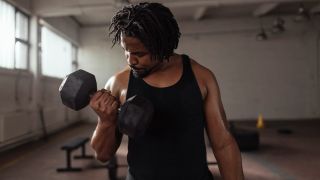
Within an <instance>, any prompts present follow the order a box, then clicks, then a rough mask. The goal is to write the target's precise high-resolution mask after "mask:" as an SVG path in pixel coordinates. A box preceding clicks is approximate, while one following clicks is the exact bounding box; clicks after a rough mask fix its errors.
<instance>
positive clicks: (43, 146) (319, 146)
mask: <svg viewBox="0 0 320 180" xmlns="http://www.w3.org/2000/svg"><path fill="white" fill-rule="evenodd" d="M307 122H309V123H306V121H301V122H300V121H290V122H285V121H284V122H283V121H282V122H270V123H269V122H268V124H266V127H265V129H262V130H261V131H260V142H261V143H260V149H259V150H257V151H251V152H242V159H243V168H244V173H245V177H246V179H249V180H250V179H252V180H263V179H270V180H271V179H272V180H274V179H290V180H294V179H303V180H312V179H319V177H320V171H319V169H320V156H319V152H320V143H319V137H320V131H319V129H320V123H319V122H320V121H318V122H317V121H316V120H314V121H313V120H310V121H307ZM236 126H247V127H254V124H252V123H246V122H239V123H237V124H236ZM94 127H95V124H84V123H80V124H76V125H74V126H72V127H69V128H67V129H65V130H63V131H61V132H59V133H56V134H54V135H52V136H50V137H49V138H48V140H47V141H42V140H41V141H36V142H32V143H28V144H26V145H23V146H20V147H18V148H15V149H13V150H10V151H9V152H3V153H1V154H0V179H1V180H20V179H21V180H22V179H23V180H37V179H46V180H67V179H68V180H88V179H95V180H99V179H101V180H102V179H104V180H106V179H108V171H107V169H106V168H98V166H99V165H100V164H99V163H98V162H97V161H95V160H92V159H91V160H90V159H84V160H73V161H72V165H73V166H75V167H82V168H83V171H81V172H64V173H57V172H56V168H58V167H64V166H65V152H64V151H61V150H60V147H61V145H62V144H63V143H64V142H66V141H67V140H68V139H72V138H74V137H77V136H91V133H92V131H93V129H94ZM281 128H286V129H290V130H292V133H291V134H281V133H279V132H278V130H279V129H281ZM126 142H127V140H126V139H124V141H123V143H122V145H121V146H120V149H119V150H118V152H117V157H118V161H119V164H126V158H125V156H126V151H127V143H126ZM87 152H88V154H93V152H92V150H91V149H90V147H89V144H87ZM79 153H80V150H77V152H74V153H73V154H79ZM208 160H209V161H214V157H213V155H212V153H211V150H210V148H209V147H208ZM94 167H95V168H94ZM209 168H210V170H211V171H212V173H213V174H214V177H215V179H221V177H220V175H219V172H218V168H217V166H216V165H213V166H210V167H209ZM126 172H127V169H126V168H125V167H122V168H119V170H118V177H119V179H121V180H124V179H125V176H126Z"/></svg>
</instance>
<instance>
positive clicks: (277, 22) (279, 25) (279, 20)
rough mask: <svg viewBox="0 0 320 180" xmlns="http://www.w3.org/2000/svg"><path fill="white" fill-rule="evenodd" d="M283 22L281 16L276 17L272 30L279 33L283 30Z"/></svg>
mask: <svg viewBox="0 0 320 180" xmlns="http://www.w3.org/2000/svg"><path fill="white" fill-rule="evenodd" d="M284 23H285V21H284V20H283V19H282V18H281V17H277V19H276V20H275V21H274V22H273V26H272V32H273V33H281V32H283V31H285V28H284Z"/></svg>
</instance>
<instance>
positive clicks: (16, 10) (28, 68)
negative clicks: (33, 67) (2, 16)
mask: <svg viewBox="0 0 320 180" xmlns="http://www.w3.org/2000/svg"><path fill="white" fill-rule="evenodd" d="M14 8H15V13H14V20H15V23H14V26H15V27H14V30H15V33H14V34H15V42H14V45H15V46H14V47H15V48H14V69H16V70H22V71H29V70H30V16H29V15H28V14H27V13H25V12H23V11H21V10H19V9H18V8H17V7H15V6H14ZM18 13H21V14H22V15H24V16H25V17H26V18H27V22H28V27H27V29H28V34H27V39H28V40H27V41H26V40H24V39H21V38H17V37H16V32H17V27H16V25H17V24H16V23H17V14H18ZM17 42H20V43H22V44H24V45H26V46H27V59H26V61H27V62H26V64H27V66H26V68H25V69H22V68H17V66H16V64H17V59H16V44H17Z"/></svg>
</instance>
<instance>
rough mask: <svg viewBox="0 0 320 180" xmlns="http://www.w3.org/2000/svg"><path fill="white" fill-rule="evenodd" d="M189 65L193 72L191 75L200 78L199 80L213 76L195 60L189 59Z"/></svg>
mask: <svg viewBox="0 0 320 180" xmlns="http://www.w3.org/2000/svg"><path fill="white" fill-rule="evenodd" d="M190 64H191V67H192V70H193V73H194V74H195V76H197V77H199V78H201V79H207V78H209V77H212V76H213V72H212V71H211V70H210V69H208V68H206V67H205V66H203V65H201V64H200V63H198V62H197V61H196V60H194V59H191V58H190Z"/></svg>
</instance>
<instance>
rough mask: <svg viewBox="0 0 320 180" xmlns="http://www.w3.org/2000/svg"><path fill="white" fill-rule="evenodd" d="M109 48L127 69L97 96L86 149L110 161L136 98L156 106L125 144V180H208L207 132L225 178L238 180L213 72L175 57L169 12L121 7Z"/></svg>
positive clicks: (237, 161) (152, 6) (237, 159)
mask: <svg viewBox="0 0 320 180" xmlns="http://www.w3.org/2000/svg"><path fill="white" fill-rule="evenodd" d="M110 29H111V33H110V34H114V39H113V43H114V44H116V43H120V44H121V46H122V48H123V49H124V53H125V56H126V59H127V63H128V67H126V68H125V69H124V70H123V71H121V72H119V73H117V74H115V75H114V76H113V77H112V78H110V80H109V81H108V82H107V84H106V87H105V89H103V90H100V91H98V92H97V93H96V94H95V95H94V96H93V97H92V99H91V101H90V106H91V107H92V109H93V110H94V111H95V112H96V113H97V114H98V116H99V119H98V124H97V127H96V129H95V132H94V134H93V136H92V141H91V146H92V147H93V149H94V150H95V151H96V156H97V159H99V160H100V161H103V162H104V161H108V160H109V159H110V158H111V157H112V156H114V154H115V152H116V151H117V149H118V147H119V145H120V143H121V139H122V135H121V134H120V133H119V131H118V128H117V125H116V120H117V109H118V107H119V102H120V104H123V103H124V102H125V101H126V99H128V98H130V97H132V96H134V95H136V94H139V95H142V96H144V97H146V98H148V99H149V100H150V101H151V102H152V103H153V105H154V108H155V113H154V118H153V120H152V122H151V124H150V126H149V127H148V129H147V131H146V132H145V133H144V134H143V135H142V136H140V137H138V138H129V144H128V157H127V159H128V165H129V172H128V176H127V179H129V180H157V179H159V180H188V179H190V180H210V179H212V175H211V173H210V172H209V170H208V167H207V162H206V147H205V142H204V133H203V132H204V129H205V130H206V132H207V134H208V137H209V139H210V143H211V146H212V149H213V152H214V155H215V157H216V159H217V162H218V165H219V169H220V172H221V175H222V177H223V179H232V180H234V179H243V171H242V164H241V156H240V152H239V149H238V147H237V145H236V143H235V141H234V139H233V138H232V136H231V135H230V133H229V131H228V127H227V120H226V116H225V112H224V109H223V105H222V102H221V98H220V92H219V87H218V84H217V81H216V79H215V76H214V74H213V73H212V72H211V71H210V70H208V69H206V68H205V67H203V66H201V65H200V64H198V63H197V62H196V61H195V60H192V59H189V57H188V56H186V55H179V54H176V53H174V49H176V48H177V46H178V42H179V37H180V31H179V27H178V25H177V22H176V20H175V19H174V17H173V15H172V13H171V12H170V10H169V9H168V8H166V7H164V6H163V5H161V4H158V3H140V4H138V5H131V6H127V7H124V8H123V9H122V10H120V11H119V12H117V14H116V15H115V16H114V17H113V19H112V23H111V25H110Z"/></svg>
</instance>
